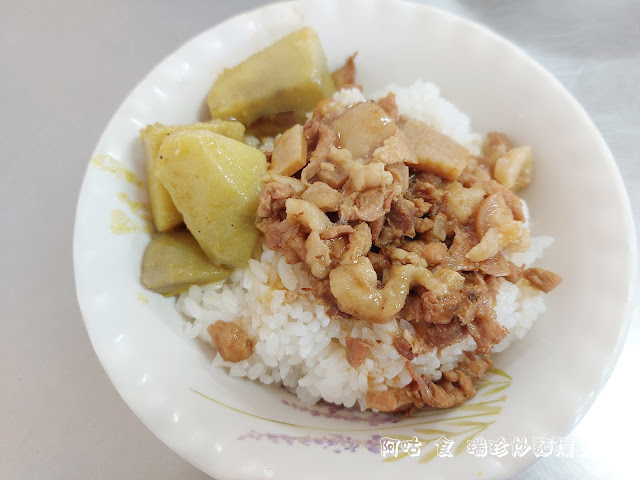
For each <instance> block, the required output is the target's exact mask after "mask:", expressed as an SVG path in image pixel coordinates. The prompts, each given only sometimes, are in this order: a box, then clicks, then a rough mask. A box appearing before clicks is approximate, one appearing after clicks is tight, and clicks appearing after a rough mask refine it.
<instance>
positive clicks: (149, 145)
mask: <svg viewBox="0 0 640 480" xmlns="http://www.w3.org/2000/svg"><path fill="white" fill-rule="evenodd" d="M189 130H210V131H212V132H215V133H219V134H221V135H224V136H226V137H229V138H234V139H236V140H242V137H243V135H244V130H245V129H244V125H242V124H241V123H239V122H227V121H223V120H213V121H211V122H206V123H191V124H188V125H176V126H171V127H167V126H165V125H162V124H161V123H156V124H154V125H148V126H147V127H146V128H144V129H143V130H140V138H141V139H142V145H143V148H144V152H145V157H146V168H147V185H148V188H149V201H150V203H151V215H152V217H153V223H154V225H155V227H156V230H158V231H159V232H164V231H166V230H171V229H172V228H175V227H177V226H178V225H180V224H181V223H182V215H181V214H180V212H179V211H178V210H177V209H176V207H175V205H174V204H173V200H171V196H170V195H169V193H168V192H167V190H166V189H165V188H164V186H163V185H162V183H160V181H158V179H157V178H156V167H155V161H156V158H157V157H158V151H159V150H160V145H162V142H163V141H164V139H165V138H167V135H170V134H172V133H176V132H184V131H189Z"/></svg>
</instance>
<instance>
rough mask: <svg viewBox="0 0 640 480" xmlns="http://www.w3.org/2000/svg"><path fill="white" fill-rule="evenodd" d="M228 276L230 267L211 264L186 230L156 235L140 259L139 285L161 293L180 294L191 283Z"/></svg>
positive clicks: (167, 294)
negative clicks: (140, 275) (140, 282)
mask: <svg viewBox="0 0 640 480" xmlns="http://www.w3.org/2000/svg"><path fill="white" fill-rule="evenodd" d="M229 275H231V270H230V269H228V268H223V267H218V266H216V265H214V264H213V263H211V261H210V260H209V258H208V257H207V255H206V254H205V253H204V252H203V251H202V248H200V245H198V242H197V241H196V239H195V238H193V235H191V233H189V232H188V231H186V230H174V231H172V232H164V233H158V234H156V235H155V236H154V237H153V239H152V240H151V242H150V243H149V245H147V248H146V250H145V251H144V257H143V259H142V284H143V285H144V286H145V287H147V288H149V289H150V290H153V291H154V292H158V293H162V294H163V295H165V296H171V295H177V294H178V293H182V292H184V291H186V290H187V289H188V288H189V287H190V286H191V285H204V284H205V283H211V282H217V281H219V280H222V279H224V278H227V277H228V276H229Z"/></svg>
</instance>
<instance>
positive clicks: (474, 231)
mask: <svg viewBox="0 0 640 480" xmlns="http://www.w3.org/2000/svg"><path fill="white" fill-rule="evenodd" d="M351 63H352V62H351ZM352 73H353V72H352V66H350V64H349V62H348V63H347V65H346V66H345V67H344V69H343V70H342V71H340V72H337V75H336V78H337V79H339V81H340V82H341V84H352V83H353V76H352ZM294 128H295V129H296V130H295V131H292V132H291V133H285V134H284V135H283V137H285V139H284V140H283V141H281V142H280V144H279V145H280V146H281V148H280V149H279V155H281V156H280V158H278V159H277V162H274V163H275V165H276V166H275V167H274V168H276V170H275V171H273V172H267V175H266V176H265V182H266V183H265V186H264V189H263V190H262V194H261V196H260V203H259V208H258V215H259V217H260V221H259V223H258V227H259V228H260V230H261V231H262V232H263V233H264V235H265V239H266V243H267V245H268V246H269V247H270V248H274V249H276V250H278V251H280V252H282V253H283V254H284V255H285V258H286V260H287V261H288V262H289V263H297V262H304V264H306V266H307V267H308V270H309V272H310V273H311V274H312V276H313V278H314V279H315V280H314V285H313V288H312V290H313V292H314V294H315V296H316V298H317V299H318V301H320V302H322V303H323V304H325V305H326V306H327V307H328V311H329V313H330V314H333V315H340V316H342V317H343V318H350V317H353V318H356V319H361V320H368V321H370V322H373V323H385V322H388V321H390V320H392V319H394V318H395V319H404V320H406V321H407V322H409V323H410V324H411V325H412V327H413V331H414V333H412V334H409V333H408V331H406V330H405V333H406V335H405V336H400V337H398V338H396V339H395V340H394V341H393V345H394V347H395V348H396V350H397V351H398V352H399V353H400V355H402V356H404V357H405V358H406V359H407V364H406V369H407V371H408V372H409V374H410V375H411V378H412V379H413V381H412V382H411V383H410V384H409V385H407V386H406V387H405V388H402V389H398V388H395V389H394V388H392V389H390V390H388V391H385V392H376V391H369V392H368V394H367V397H366V399H367V404H368V406H369V407H371V408H374V409H377V410H380V411H407V412H412V411H413V410H415V409H416V408H421V407H423V406H425V405H427V406H430V407H437V408H448V407H452V406H455V405H458V404H460V403H462V402H464V401H465V400H466V399H468V398H471V397H473V396H474V395H475V388H474V385H475V384H476V383H477V382H478V380H479V379H481V378H482V377H483V376H484V374H485V373H486V372H487V371H488V370H489V368H490V367H491V360H490V354H491V350H492V347H493V346H494V345H496V344H497V343H499V342H500V341H501V340H502V339H503V338H504V337H505V335H506V334H507V333H508V332H507V330H506V329H505V328H504V327H503V326H502V325H500V324H499V323H498V322H497V321H496V318H495V312H494V310H493V306H494V303H495V296H496V293H497V289H498V283H499V281H501V280H500V279H503V280H506V281H510V282H513V283H516V282H528V283H529V284H530V285H532V286H533V287H535V288H537V289H539V290H541V291H544V292H545V293H546V292H548V291H550V290H552V289H553V288H555V287H556V286H557V285H558V283H560V280H561V279H560V277H559V276H557V275H555V274H553V273H551V272H548V271H546V270H542V269H538V268H529V269H526V270H525V269H524V268H523V266H520V265H515V264H513V263H512V262H510V261H509V260H508V258H509V254H510V253H511V252H519V251H524V250H526V249H527V248H528V246H529V230H528V229H527V228H526V227H525V225H524V214H523V207H522V203H521V201H520V200H519V198H518V197H517V196H516V195H515V194H514V193H513V190H515V189H517V188H522V187H524V186H525V185H526V184H527V183H528V182H529V181H530V180H531V173H532V169H531V161H530V149H529V148H528V147H527V148H525V149H520V150H517V151H515V152H513V150H514V147H512V146H511V144H510V142H509V140H508V139H507V137H506V136H505V135H504V134H501V133H490V134H489V135H488V136H487V141H486V143H485V145H484V148H483V154H484V156H483V157H473V156H472V155H471V154H470V153H469V152H468V151H467V150H466V149H465V148H464V147H463V146H461V145H459V144H458V143H456V142H455V141H454V140H453V139H451V138H449V137H447V136H445V135H443V134H441V133H439V132H437V131H435V130H434V129H433V128H432V127H430V126H428V125H426V124H424V123H422V122H420V121H417V120H414V119H409V118H404V117H401V116H399V115H398V109H397V106H396V104H395V97H394V95H393V94H390V95H388V96H386V97H384V98H382V99H380V100H379V101H378V102H372V101H369V102H362V103H357V104H355V105H353V106H350V107H346V106H344V105H341V104H339V103H337V102H334V101H332V100H324V101H322V102H321V103H320V105H318V108H317V109H316V110H315V111H314V112H313V114H312V115H311V117H310V118H309V120H308V121H307V122H306V123H305V125H304V126H303V127H302V128H301V127H300V126H296V127H294ZM287 139H290V140H287ZM300 139H303V141H304V142H306V148H304V146H300V144H299V142H300ZM285 141H288V142H292V143H291V145H290V146H289V145H285V143H284V142H285ZM293 142H295V143H293ZM305 151H306V159H305V160H301V159H300V157H299V155H300V154H301V153H300V152H305ZM281 152H282V153H281ZM285 152H286V154H287V155H289V156H287V157H285ZM290 152H293V153H290ZM510 152H513V153H511V154H510ZM290 159H291V160H290ZM283 165H284V166H283ZM292 165H295V166H296V167H295V168H298V166H299V167H300V168H298V169H297V170H296V171H291V170H293V168H294V167H292ZM496 169H497V172H499V174H498V175H495V172H494V170H496ZM282 172H286V173H287V174H288V175H289V176H288V177H285V176H283V175H282ZM467 335H471V336H472V337H473V338H474V340H475V342H476V344H477V349H476V351H475V352H470V353H467V356H466V357H465V359H464V360H463V361H462V362H460V363H459V365H458V366H456V367H455V368H454V370H452V371H448V372H443V376H442V378H441V379H440V380H438V381H433V380H432V379H430V378H427V377H424V376H421V375H418V374H417V373H416V372H415V371H414V370H413V369H412V368H411V364H410V360H412V359H413V358H414V357H415V356H417V355H419V354H420V353H423V352H426V351H429V350H431V349H433V348H436V349H439V348H442V347H444V346H447V345H450V344H452V343H454V342H457V341H460V340H461V339H462V338H464V337H466V336H467ZM370 347H371V345H370V343H368V342H367V341H365V340H363V339H359V338H352V337H348V338H347V357H348V361H349V363H350V364H351V366H353V367H354V368H357V367H358V366H359V365H360V364H361V363H362V362H363V361H364V360H365V358H366V356H367V355H368V353H369V349H370Z"/></svg>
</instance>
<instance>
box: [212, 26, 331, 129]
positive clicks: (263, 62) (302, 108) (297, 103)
mask: <svg viewBox="0 0 640 480" xmlns="http://www.w3.org/2000/svg"><path fill="white" fill-rule="evenodd" d="M334 91H335V88H334V86H333V80H332V79H331V72H330V71H329V67H328V66H327V59H326V57H325V54H324V51H323V50H322V45H321V44H320V40H319V39H318V35H317V34H316V33H315V32H314V31H313V29H311V28H308V27H306V28H302V29H300V30H298V31H296V32H294V33H292V34H290V35H288V36H286V37H285V38H283V39H281V40H279V41H278V42H276V43H274V44H273V45H271V46H269V47H267V48H265V49H264V50H261V51H260V52H258V53H256V54H255V55H253V56H252V57H250V58H248V59H246V60H245V61H244V62H242V63H240V64H239V65H237V66H235V67H233V68H230V69H226V70H224V71H223V72H222V73H221V74H220V75H219V76H218V78H217V79H216V81H215V83H214V84H213V86H212V87H211V90H210V91H209V96H208V99H207V102H208V104H209V109H210V110H211V116H212V117H213V118H222V119H235V120H238V121H239V122H242V123H243V124H245V125H249V124H251V123H253V122H255V121H256V120H258V119H259V118H261V117H263V116H264V115H271V114H275V113H279V112H289V111H293V112H294V113H295V116H296V118H297V119H298V120H299V121H301V122H304V120H305V117H304V115H305V113H307V112H309V111H311V110H313V109H314V108H315V107H316V105H317V103H318V101H319V100H321V99H323V98H326V97H330V96H331V95H333V92H334Z"/></svg>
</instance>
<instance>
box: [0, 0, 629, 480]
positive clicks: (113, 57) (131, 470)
mask: <svg viewBox="0 0 640 480" xmlns="http://www.w3.org/2000/svg"><path fill="white" fill-rule="evenodd" d="M262 3H264V2H261V1H257V0H236V1H233V2H231V1H219V0H218V1H214V0H189V1H178V0H173V1H171V0H139V1H136V2H129V1H124V0H111V1H108V2H99V3H98V2H83V1H79V0H58V1H56V2H47V1H44V0H42V1H25V2H17V1H12V2H9V1H3V2H2V28H1V29H0V39H1V40H0V55H1V62H0V65H1V67H0V82H1V84H0V87H1V88H0V122H1V123H0V125H1V126H2V130H1V132H2V149H1V150H0V157H1V158H0V195H2V202H1V203H0V205H1V210H0V212H1V213H0V215H1V216H0V225H2V238H1V240H0V242H1V245H2V248H1V249H0V272H1V274H0V295H1V298H2V303H1V304H2V307H3V318H2V334H1V335H0V478H2V479H40V478H42V479H65V480H66V479H76V478H77V479H85V478H91V479H96V480H99V479H114V478H126V479H129V478H131V479H133V478H154V479H156V480H162V479H175V478H182V479H185V480H186V479H204V478H208V477H207V476H206V475H205V474H203V473H201V472H200V471H198V470H197V469H195V468H194V467H192V466H190V465H189V464H187V463H186V462H185V461H183V460H182V459H181V458H179V457H178V456H177V455H175V454H173V453H172V452H171V451H170V450H169V449H168V448H167V447H165V446H164V445H163V444H162V443H161V442H160V441H159V440H157V439H156V438H155V437H154V436H153V435H152V434H151V433H150V432H149V431H147V430H146V428H145V427H144V426H143V425H142V424H141V423H140V422H139V421H138V420H137V418H136V417H135V416H134V415H133V413H131V412H130V411H129V409H128V408H127V407H126V405H125V404H124V402H123V401H122V400H121V399H120V397H119V396H118V394H117V393H116V391H115V390H114V388H113V387H112V386H111V384H110V382H109V380H108V378H107V376H106V375H105V373H104V371H103V370H102V368H101V366H100V364H99V363H98V361H97V358H96V356H95V354H94V353H93V350H92V348H91V345H90V343H89V339H88V337H87V335H86V332H85V330H84V327H83V323H82V318H81V316H80V312H79V309H78V306H77V302H76V298H75V290H74V283H73V272H72V261H71V239H72V231H73V220H74V213H75V202H76V197H77V194H78V192H79V188H80V183H81V180H82V175H83V173H84V169H85V166H86V164H87V161H88V159H89V156H90V154H91V152H92V150H93V147H94V145H95V143H96V142H97V140H98V137H99V135H100V133H101V131H102V129H103V127H104V126H105V125H106V123H107V121H108V120H109V118H110V116H111V115H112V114H113V112H114V111H115V109H116V108H117V106H118V105H119V104H120V102H121V101H122V100H123V99H124V97H125V96H126V94H127V93H128V92H129V90H130V89H131V88H132V87H133V86H135V85H136V83H137V82H138V81H139V80H140V79H141V78H142V77H143V76H144V75H145V74H146V72H148V71H149V70H150V69H151V68H152V67H153V66H154V65H155V64H156V63H158V62H159V61H160V60H161V59H162V58H163V57H164V56H165V55H166V54H167V53H168V52H170V51H172V50H174V49H175V48H176V47H177V46H179V45H180V44H181V43H183V42H184V41H186V40H187V39H189V38H190V37H192V36H193V35H195V34H197V33H199V32H200V31H203V30H205V29H207V28H209V27H211V26H212V25H214V24H216V23H218V22H220V21H221V20H223V19H225V18H227V17H229V16H231V15H233V14H235V13H237V12H240V11H242V10H246V9H249V8H253V7H256V6H258V5H260V4H262ZM425 3H429V4H431V5H434V6H439V7H441V8H444V9H446V10H450V11H452V12H454V13H457V14H459V15H461V16H463V17H467V18H469V19H473V20H476V21H479V22H481V23H483V24H485V25H486V26H488V27H490V28H492V29H494V30H495V31H497V32H499V33H501V34H503V35H504V36H506V37H507V38H509V39H510V40H512V41H514V42H515V43H517V44H518V45H519V46H520V47H522V48H524V49H525V50H526V51H527V52H528V53H529V54H531V55H532V56H533V57H534V58H536V59H537V60H538V61H539V62H540V63H542V64H543V65H544V66H545V67H547V68H548V69H549V70H551V71H552V72H553V73H554V74H555V75H556V76H557V77H558V78H559V79H560V81H561V82H562V83H564V85H565V86H566V87H567V88H568V89H569V90H570V91H571V92H572V93H573V94H574V95H575V96H576V97H577V98H578V100H579V101H580V102H581V103H582V104H583V105H584V106H585V108H586V109H587V111H588V112H589V114H590V115H591V116H592V118H593V119H594V120H595V123H596V124H597V126H598V127H599V128H600V130H601V132H602V133H603V135H604V137H605V139H606V140H607V142H608V143H609V146H610V147H611V149H612V151H613V154H614V156H615V157H616V160H617V162H618V165H619V168H620V170H621V171H622V174H623V176H624V179H625V182H626V185H627V189H628V190H629V192H630V197H631V201H632V203H633V205H634V215H635V219H636V223H637V221H638V219H639V218H640V208H638V207H640V161H638V152H640V95H639V94H638V89H639V88H640V2H637V1H635V0H611V1H604V0H575V1H574V0H565V1H562V0H560V1H551V0H549V1H533V0H531V1H527V0H486V1H472V0H458V1H454V0H434V1H430V2H425ZM639 364H640V320H639V319H638V315H637V314H636V316H635V318H634V321H633V324H632V326H631V330H630V332H629V337H628V339H627V343H626V346H625V348H624V350H623V352H622V355H621V357H620V361H619V364H618V366H617V367H616V369H615V371H614V372H613V375H612V377H611V379H610V380H609V382H608V384H607V386H606V387H605V389H604V391H603V392H602V394H601V395H600V397H599V398H598V399H597V401H596V403H595V404H594V406H593V408H592V409H591V410H590V411H589V413H588V414H587V416H586V417H585V418H584V420H583V421H582V422H581V423H580V424H579V425H578V427H577V428H576V429H575V430H574V432H573V433H572V438H574V439H575V440H576V441H577V442H578V443H579V444H580V445H581V446H583V447H586V448H587V449H588V451H589V452H590V453H589V455H586V456H580V457H574V458H555V457H554V458H551V457H550V458H545V459H543V460H541V461H539V462H538V463H537V464H536V465H534V466H533V467H532V468H530V469H529V470H527V471H526V472H524V473H522V474H521V475H519V476H518V477H517V478H518V479H519V480H524V479H534V478H549V479H556V478H557V479H573V478H575V479H600V478H608V479H614V478H637V472H634V469H635V461H636V458H637V457H636V438H637V432H638V429H639V428H640V422H639V421H638V418H639V417H640V416H639V415H638V414H637V413H636V412H637V408H636V398H638V397H639V396H640V391H639V389H638V382H637V373H636V366H637V365H639ZM623 412H624V413H625V415H624V416H622V415H621V413H623ZM631 412H632V413H631ZM634 415H635V419H634Z"/></svg>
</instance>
